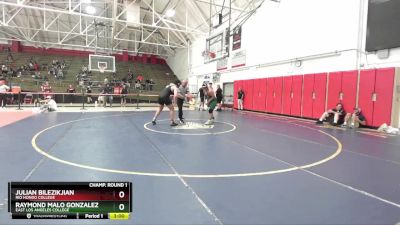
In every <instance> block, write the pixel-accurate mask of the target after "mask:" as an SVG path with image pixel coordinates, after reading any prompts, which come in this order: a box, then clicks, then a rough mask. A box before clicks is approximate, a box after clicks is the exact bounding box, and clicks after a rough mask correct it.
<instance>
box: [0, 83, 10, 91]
mask: <svg viewBox="0 0 400 225" xmlns="http://www.w3.org/2000/svg"><path fill="white" fill-rule="evenodd" d="M8 90H10V87H9V86H7V85H5V84H2V85H0V93H6V92H7V91H8Z"/></svg>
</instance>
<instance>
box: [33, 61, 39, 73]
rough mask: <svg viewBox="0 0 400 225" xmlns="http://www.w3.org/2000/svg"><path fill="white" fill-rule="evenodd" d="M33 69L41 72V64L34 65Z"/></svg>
mask: <svg viewBox="0 0 400 225" xmlns="http://www.w3.org/2000/svg"><path fill="white" fill-rule="evenodd" d="M33 69H34V70H35V71H39V64H38V63H37V62H35V63H34V64H33Z"/></svg>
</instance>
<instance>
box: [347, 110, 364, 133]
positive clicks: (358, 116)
mask: <svg viewBox="0 0 400 225" xmlns="http://www.w3.org/2000/svg"><path fill="white" fill-rule="evenodd" d="M366 125H367V121H365V117H364V115H363V114H362V113H361V108H358V107H354V111H353V113H347V114H346V116H345V117H344V123H343V124H342V127H350V128H358V127H365V126H366Z"/></svg>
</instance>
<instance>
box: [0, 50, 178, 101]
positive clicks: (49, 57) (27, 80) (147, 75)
mask: <svg viewBox="0 0 400 225" xmlns="http://www.w3.org/2000/svg"><path fill="white" fill-rule="evenodd" d="M12 55H13V58H14V61H13V62H12V64H11V66H12V68H14V69H16V68H18V67H21V66H23V65H27V64H28V62H29V60H30V59H31V58H32V57H33V59H34V61H36V62H37V63H38V64H39V65H40V66H42V65H43V64H47V65H48V66H51V64H52V61H53V59H59V60H64V61H65V64H66V67H65V68H64V70H63V72H64V78H63V79H56V78H55V77H54V76H51V75H48V70H47V69H46V70H42V69H40V74H41V76H42V77H43V76H47V78H48V82H49V84H50V86H51V87H52V90H53V92H65V90H66V89H67V87H68V86H69V85H70V84H72V85H74V86H75V87H77V88H76V90H77V91H79V90H80V88H79V87H78V85H79V83H78V81H77V79H76V75H77V74H79V72H80V71H81V69H82V65H88V63H89V60H88V58H87V57H79V56H63V55H53V54H36V53H12ZM6 60H7V52H1V53H0V64H4V63H6ZM116 68H117V73H116V80H122V79H123V78H125V77H126V75H127V73H128V70H129V69H131V71H132V72H133V79H134V80H135V79H136V77H137V75H138V74H141V75H142V76H143V77H144V80H147V79H149V80H150V79H153V81H154V82H155V84H154V86H153V91H146V90H141V91H140V92H141V93H149V94H156V93H158V92H159V91H160V90H161V89H162V88H163V87H165V85H167V84H168V83H170V82H172V81H174V80H175V79H176V76H174V75H172V74H173V72H172V71H171V69H170V68H169V67H168V65H161V64H143V63H141V62H132V61H128V62H123V61H117V60H116ZM167 73H168V74H170V75H169V76H167V75H166V74H167ZM32 75H34V72H33V71H32V72H31V71H30V72H27V73H25V74H24V75H22V76H21V77H13V78H11V77H8V78H7V80H8V83H9V84H11V85H14V86H21V88H22V90H23V91H28V92H36V91H40V87H41V85H42V83H43V82H45V80H44V79H43V78H42V79H35V78H33V77H32ZM105 77H108V79H109V80H110V81H111V80H112V77H113V76H112V73H107V72H105V73H100V72H95V71H92V72H91V76H90V78H91V81H93V83H97V82H98V83H102V82H103V81H104V79H105ZM133 87H134V85H131V89H133ZM96 90H97V89H94V93H96ZM135 91H137V90H130V92H131V93H133V92H135Z"/></svg>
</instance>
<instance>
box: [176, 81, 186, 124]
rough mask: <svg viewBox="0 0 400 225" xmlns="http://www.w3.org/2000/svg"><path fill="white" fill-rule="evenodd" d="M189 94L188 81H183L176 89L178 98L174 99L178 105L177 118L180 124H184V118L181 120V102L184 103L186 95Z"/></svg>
mask: <svg viewBox="0 0 400 225" xmlns="http://www.w3.org/2000/svg"><path fill="white" fill-rule="evenodd" d="M188 92H189V89H188V80H183V81H182V83H181V84H180V85H179V88H178V98H177V99H176V104H177V105H178V117H179V121H180V122H181V123H185V120H184V119H185V118H183V110H182V107H183V102H184V101H185V98H186V94H187V93H188Z"/></svg>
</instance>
